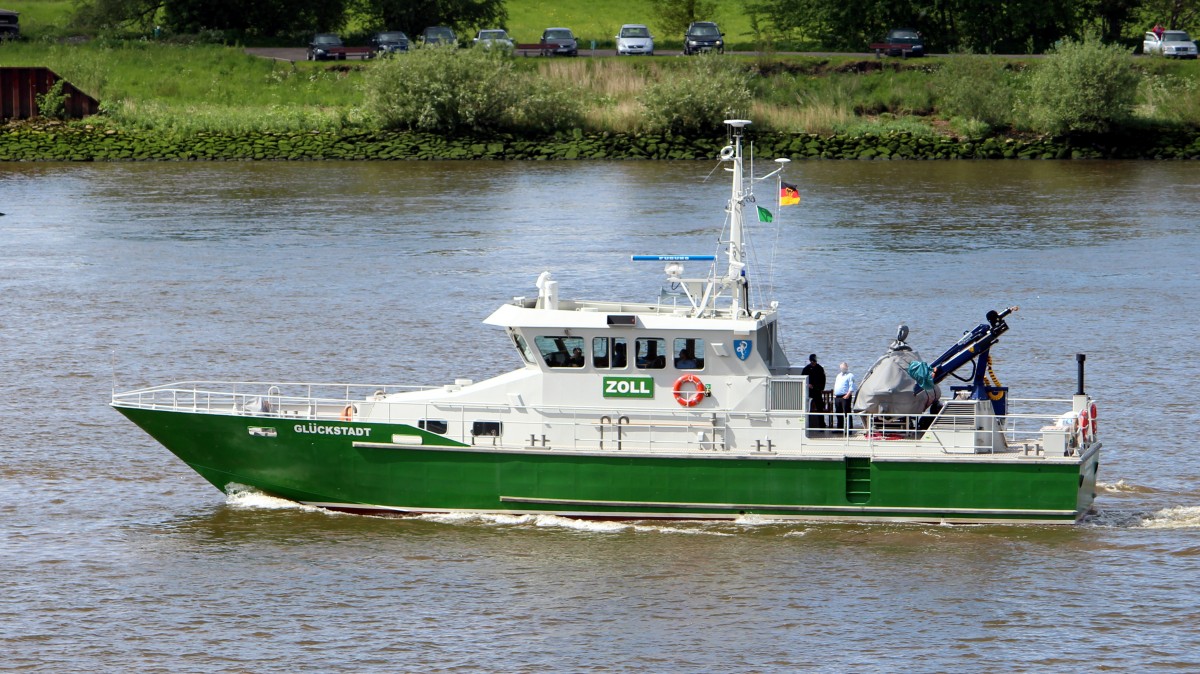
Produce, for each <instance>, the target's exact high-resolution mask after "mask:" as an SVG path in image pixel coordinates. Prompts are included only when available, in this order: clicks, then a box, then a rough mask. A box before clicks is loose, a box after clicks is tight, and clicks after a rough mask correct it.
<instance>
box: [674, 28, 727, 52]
mask: <svg viewBox="0 0 1200 674" xmlns="http://www.w3.org/2000/svg"><path fill="white" fill-rule="evenodd" d="M724 37H725V33H722V32H721V29H720V28H718V27H717V24H715V23H713V22H712V21H694V22H692V25H690V26H688V29H687V32H685V33H684V34H683V54H684V56H691V55H692V54H699V53H700V52H702V51H716V52H717V53H720V54H724V53H725V40H724Z"/></svg>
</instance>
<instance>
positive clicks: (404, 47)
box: [371, 30, 408, 56]
mask: <svg viewBox="0 0 1200 674" xmlns="http://www.w3.org/2000/svg"><path fill="white" fill-rule="evenodd" d="M371 46H372V47H373V48H374V49H375V55H376V56H387V55H389V54H395V53H396V52H406V51H408V36H407V35H405V34H404V33H402V32H400V31H398V30H385V31H382V32H379V33H375V36H374V37H372V38H371Z"/></svg>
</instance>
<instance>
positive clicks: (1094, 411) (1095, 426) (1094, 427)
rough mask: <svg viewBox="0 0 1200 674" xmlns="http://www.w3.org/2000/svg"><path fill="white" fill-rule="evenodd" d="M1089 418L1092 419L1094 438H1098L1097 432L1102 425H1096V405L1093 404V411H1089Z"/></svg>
mask: <svg viewBox="0 0 1200 674" xmlns="http://www.w3.org/2000/svg"><path fill="white" fill-rule="evenodd" d="M1088 416H1089V417H1091V418H1092V437H1093V438H1094V437H1096V431H1099V430H1100V424H1098V423H1096V403H1092V407H1091V409H1090V410H1089V411H1088Z"/></svg>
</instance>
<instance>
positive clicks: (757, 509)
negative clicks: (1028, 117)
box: [112, 120, 1101, 524]
mask: <svg viewBox="0 0 1200 674" xmlns="http://www.w3.org/2000/svg"><path fill="white" fill-rule="evenodd" d="M726 123H727V124H728V126H729V136H730V143H729V146H728V147H726V148H725V150H724V151H723V152H722V157H721V159H722V162H723V163H724V164H725V165H726V170H727V171H729V172H730V173H731V178H732V192H731V196H730V199H729V205H728V208H727V213H726V217H725V227H724V230H723V232H722V236H721V240H720V245H719V248H720V250H719V251H717V254H714V255H674V254H672V255H648V256H634V257H635V259H643V260H650V261H657V262H660V263H663V264H664V265H665V275H666V277H665V280H664V282H663V285H662V287H661V288H659V289H657V290H656V294H657V295H658V299H657V300H656V301H653V302H646V303H630V302H620V301H592V300H571V299H565V298H560V296H559V288H558V282H557V281H555V280H554V278H553V277H552V275H551V274H550V273H549V272H546V273H543V274H542V275H541V276H540V277H539V278H538V279H537V282H536V289H537V294H536V295H535V296H529V297H517V298H514V299H513V300H512V301H510V302H508V303H506V304H503V305H502V306H500V307H499V308H498V309H497V310H496V311H495V312H494V313H492V315H491V316H489V317H488V318H487V319H486V321H485V322H486V323H487V324H489V325H494V326H497V327H500V328H502V329H503V330H504V331H505V332H506V333H507V336H508V339H509V340H511V342H512V345H513V348H514V349H515V350H516V352H517V354H518V355H519V357H520V358H521V360H522V361H523V365H522V367H520V368H519V369H517V370H514V371H512V372H508V373H506V374H502V375H500V376H497V377H494V378H491V379H487V380H485V381H480V382H472V381H470V380H457V381H455V382H454V383H453V384H448V385H444V386H440V387H433V388H416V387H412V388H405V387H391V386H359V385H347V384H310V383H272V382H237V383H235V382H203V381H192V382H179V383H172V384H165V385H161V386H154V387H151V388H143V389H139V390H133V391H125V392H116V391H114V392H113V395H112V405H113V407H115V408H116V409H117V411H119V412H120V413H121V414H124V415H125V416H126V417H128V418H129V419H130V420H131V421H133V422H134V423H135V424H137V425H138V426H140V427H141V428H142V429H144V430H145V431H146V432H147V433H149V434H150V435H151V436H152V437H153V438H155V439H156V440H158V441H159V442H160V443H162V444H163V445H164V446H165V447H166V448H167V449H169V450H170V451H171V452H173V453H174V454H175V455H176V456H178V457H179V458H180V459H182V460H183V461H184V462H185V463H186V464H188V465H189V466H191V467H192V469H193V470H195V471H196V472H198V473H199V474H200V475H202V476H203V477H204V478H205V479H206V480H208V481H209V482H211V483H212V484H213V485H215V486H216V487H217V488H218V489H221V490H224V491H230V490H234V489H242V488H244V487H250V488H254V489H257V490H260V491H262V492H265V493H268V494H271V495H275V496H279V497H283V498H286V499H291V500H294V501H298V502H301V503H305V504H309V505H314V506H320V507H324V508H330V509H335V510H340V511H349V512H356V513H368V514H392V515H407V514H418V513H448V512H472V513H504V514H554V515H561V516H568V517H586V518H632V519H644V518H674V519H736V518H739V517H743V516H759V517H763V518H771V519H803V520H858V521H871V520H900V521H920V522H1023V523H1066V524H1069V523H1074V522H1077V521H1079V520H1080V519H1081V518H1082V517H1083V516H1084V515H1085V514H1086V513H1087V512H1088V511H1089V509H1090V507H1091V505H1092V501H1093V498H1094V496H1095V494H1094V492H1095V484H1096V471H1097V467H1098V465H1099V457H1100V446H1101V444H1100V442H1099V440H1098V439H1097V437H1098V434H1097V427H1096V416H1097V413H1096V404H1095V402H1094V401H1093V400H1092V399H1091V397H1090V396H1088V395H1087V394H1086V393H1084V391H1083V361H1084V357H1083V355H1082V354H1080V355H1078V356H1077V360H1078V362H1079V376H1078V382H1077V384H1078V385H1077V390H1076V391H1075V393H1074V394H1073V395H1066V396H1064V397H1063V398H1062V399H1057V400H1045V399H1041V400H1022V399H1017V398H1013V397H1011V396H1009V391H1008V389H1007V388H1005V387H1001V386H1000V385H999V382H998V381H997V380H995V379H994V373H992V368H991V361H990V350H991V348H992V347H993V346H994V345H995V344H996V343H997V341H998V340H999V338H1000V336H1001V335H1002V334H1004V333H1005V332H1006V331H1007V330H1008V324H1007V319H1008V318H1009V317H1010V316H1011V315H1012V312H1013V311H1015V310H1016V308H1015V307H1013V308H1010V309H1005V310H1003V311H990V312H987V315H986V318H985V320H984V322H982V323H980V324H978V325H977V326H976V327H974V328H972V329H970V330H968V331H967V332H966V333H964V334H963V336H962V338H961V339H959V340H958V341H957V342H956V343H955V344H954V345H952V346H950V348H948V349H947V350H946V351H945V352H944V353H942V354H941V355H940V356H938V357H937V358H935V359H933V360H932V361H928V362H926V361H924V360H922V359H921V357H920V355H919V354H918V353H917V352H916V351H914V350H913V349H912V348H911V347H909V346H908V345H907V343H906V341H905V340H906V333H907V329H906V328H904V327H903V326H902V327H901V330H900V333H899V334H897V335H896V339H895V341H894V342H893V343H892V346H891V348H889V349H888V351H887V353H885V354H884V355H883V356H882V357H881V358H880V359H879V361H878V362H876V364H875V365H874V366H873V367H872V368H871V370H870V371H869V372H868V373H867V375H866V376H865V377H864V378H863V380H862V382H861V386H860V387H859V389H858V392H857V395H856V396H855V398H854V406H853V414H852V415H851V416H850V420H851V422H852V423H851V424H850V427H849V428H846V429H843V430H828V429H826V428H823V427H822V426H824V424H823V423H821V422H823V421H824V420H825V417H826V415H825V413H823V412H822V410H823V408H822V407H821V394H822V393H823V392H822V391H813V392H811V393H810V391H809V386H808V384H809V382H808V377H805V376H804V375H802V374H801V369H800V368H799V367H797V366H793V365H792V363H791V361H790V360H789V359H788V357H787V355H786V354H785V353H784V352H783V350H782V348H781V347H780V340H779V335H778V326H779V324H778V320H779V315H780V314H779V312H780V309H779V307H778V304H777V303H776V302H770V303H769V304H768V305H766V306H751V299H750V293H749V292H748V289H749V280H748V278H747V274H746V270H747V264H746V263H747V260H746V246H745V243H744V235H745V232H746V227H747V225H746V222H745V220H744V218H743V212H744V211H745V210H746V209H756V212H757V210H758V209H760V207H759V206H758V205H756V202H755V199H754V186H755V185H756V184H764V183H765V184H768V185H771V186H772V191H774V189H783V191H784V193H786V192H787V190H788V189H790V187H791V186H789V185H786V183H783V182H782V172H783V170H784V168H785V167H786V160H779V161H780V163H779V165H778V168H777V169H776V170H775V171H773V172H772V173H770V174H768V175H766V176H763V177H761V178H758V179H755V178H754V177H753V176H746V175H745V174H744V168H743V166H744V164H743V144H744V142H743V135H744V134H743V131H744V127H745V126H746V125H747V124H749V122H748V121H745V120H728V121H727V122H726ZM767 181H778V182H767ZM776 186H778V187H776ZM772 197H773V194H772ZM760 217H761V218H762V219H769V218H770V217H771V215H770V213H769V211H768V212H765V213H763V214H762V215H761V216H760ZM696 262H699V263H702V265H703V266H705V267H707V269H708V272H707V274H706V275H704V276H702V277H688V276H686V275H685V273H684V264H685V263H696ZM948 377H955V378H957V379H959V380H960V382H961V383H960V385H957V386H951V387H950V392H949V394H948V395H946V396H943V395H942V391H941V386H940V382H942V381H943V380H945V379H946V378H948Z"/></svg>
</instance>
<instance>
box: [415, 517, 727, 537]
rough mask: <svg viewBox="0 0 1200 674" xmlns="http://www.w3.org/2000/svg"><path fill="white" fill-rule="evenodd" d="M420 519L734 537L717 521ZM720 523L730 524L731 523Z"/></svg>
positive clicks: (577, 529)
mask: <svg viewBox="0 0 1200 674" xmlns="http://www.w3.org/2000/svg"><path fill="white" fill-rule="evenodd" d="M418 519H421V520H424V521H427V522H437V523H440V524H453V525H464V524H465V525H480V524H482V525H485V526H500V527H540V528H551V529H567V530H571V531H584V532H588V533H629V532H636V533H661V534H688V535H701V536H733V535H734V534H733V533H730V532H728V531H717V530H714V529H713V528H712V527H713V525H715V524H718V523H716V522H695V523H691V524H692V526H686V525H683V526H679V525H677V526H668V525H661V524H646V523H645V522H643V521H638V522H624V521H622V522H614V521H603V520H582V519H575V518H572V517H562V516H560V515H497V514H490V513H431V514H427V515H420V516H419V517H418ZM720 524H724V525H728V524H729V523H728V522H721V523H720Z"/></svg>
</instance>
